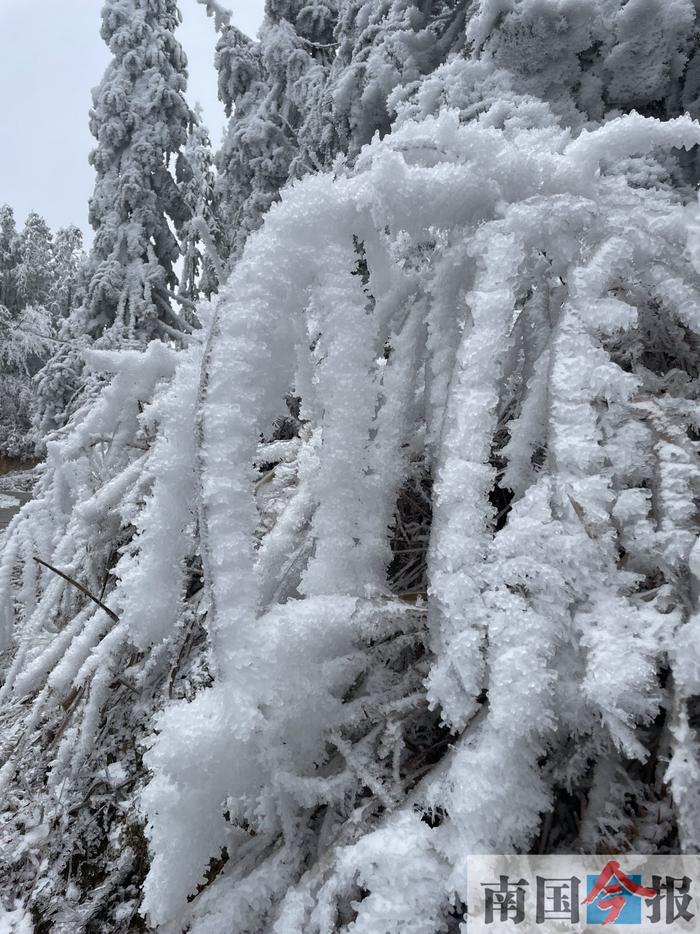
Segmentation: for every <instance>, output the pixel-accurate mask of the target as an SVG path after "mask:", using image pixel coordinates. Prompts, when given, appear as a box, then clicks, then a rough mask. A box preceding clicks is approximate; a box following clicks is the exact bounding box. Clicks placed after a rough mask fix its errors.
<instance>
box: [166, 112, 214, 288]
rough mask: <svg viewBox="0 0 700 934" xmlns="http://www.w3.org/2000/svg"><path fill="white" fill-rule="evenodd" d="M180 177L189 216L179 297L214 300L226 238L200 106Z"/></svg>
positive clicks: (183, 240) (181, 161) (179, 166)
mask: <svg viewBox="0 0 700 934" xmlns="http://www.w3.org/2000/svg"><path fill="white" fill-rule="evenodd" d="M177 176H178V179H179V181H180V184H181V186H182V197H183V200H184V202H185V205H186V206H187V209H188V214H189V220H187V221H186V222H185V223H184V225H183V227H182V234H181V250H182V256H183V259H182V272H181V273H180V286H179V294H180V295H181V296H182V297H183V298H185V299H187V300H188V301H190V302H194V301H196V300H197V299H198V298H199V297H200V295H204V296H205V297H206V298H211V296H212V295H213V294H214V293H215V292H217V291H218V288H219V284H220V278H221V275H222V270H221V259H220V256H219V252H220V249H221V240H222V234H221V221H220V218H219V199H218V197H217V193H216V190H215V185H216V173H215V169H214V156H213V154H212V150H211V142H210V140H209V133H208V131H207V128H206V126H205V125H204V123H203V121H202V111H201V108H200V107H199V106H195V108H194V111H193V115H192V121H191V123H190V127H189V132H188V137H187V145H186V146H185V148H184V149H183V150H182V152H181V154H180V157H179V159H178V164H177Z"/></svg>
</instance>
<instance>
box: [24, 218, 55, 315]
mask: <svg viewBox="0 0 700 934" xmlns="http://www.w3.org/2000/svg"><path fill="white" fill-rule="evenodd" d="M18 250H19V262H18V263H17V267H16V269H15V282H16V285H17V304H18V307H19V308H26V306H27V305H32V306H33V307H38V306H41V307H43V308H45V307H46V306H47V305H48V304H49V301H50V300H51V298H52V296H51V287H52V285H53V282H54V269H53V266H54V255H53V235H52V233H51V231H50V230H49V226H48V224H47V223H46V221H45V220H44V218H43V217H41V215H40V214H37V213H36V212H35V211H32V212H31V213H30V214H29V215H28V217H27V220H26V221H25V224H24V227H23V229H22V232H21V233H20V235H19V243H18Z"/></svg>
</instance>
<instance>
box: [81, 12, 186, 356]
mask: <svg viewBox="0 0 700 934" xmlns="http://www.w3.org/2000/svg"><path fill="white" fill-rule="evenodd" d="M179 21H180V15H179V12H178V9H177V4H176V2H175V0H106V2H105V4H104V7H103V11H102V37H103V39H104V41H105V42H106V43H107V45H108V46H109V50H110V52H111V54H112V61H111V62H110V64H109V65H108V67H107V70H106V72H105V75H104V77H103V79H102V83H101V84H100V86H99V87H98V88H97V89H96V90H95V91H94V95H93V96H94V106H93V110H92V113H91V130H92V133H93V135H94V136H95V138H96V139H97V148H96V149H95V150H94V151H93V153H92V155H91V162H92V165H93V166H94V167H95V171H96V172H97V181H96V184H95V192H94V195H93V197H92V200H91V202H90V222H91V224H92V226H93V227H94V228H95V243H94V247H93V251H92V256H91V268H90V280H89V290H88V307H89V311H90V317H89V322H88V323H89V328H90V333H91V335H92V336H93V337H100V336H101V335H102V334H103V333H104V332H105V331H108V332H109V334H108V340H109V342H110V343H112V344H115V343H116V344H118V343H120V342H121V341H123V340H131V339H135V340H139V341H144V340H149V339H151V338H153V337H167V336H169V337H174V338H175V339H180V338H181V337H182V335H183V334H185V333H188V332H189V331H191V330H192V326H191V324H189V323H188V322H187V321H185V320H183V318H182V317H181V316H180V315H179V314H178V313H177V311H176V310H175V308H174V307H173V304H172V302H171V301H170V300H169V294H168V293H169V291H172V290H174V289H175V288H176V286H177V276H176V272H175V269H174V264H175V262H176V261H177V259H178V257H179V255H180V248H179V244H178V240H177V237H176V235H175V231H174V230H173V225H174V227H175V228H176V229H179V228H180V227H181V225H182V224H183V223H184V222H185V221H186V220H188V217H189V215H188V211H187V208H186V206H185V204H184V202H183V198H182V192H181V190H180V187H179V186H178V184H177V182H176V180H175V178H174V176H173V174H172V172H171V170H170V161H171V157H172V156H174V155H175V156H177V154H178V153H179V152H180V150H181V148H182V147H183V146H184V144H185V142H186V140H187V127H188V124H189V122H190V117H191V114H190V110H189V107H188V105H187V103H186V101H185V98H184V91H185V88H186V84H187V59H186V57H185V53H184V52H183V50H182V47H181V46H180V43H179V42H178V41H177V40H176V38H175V35H174V31H175V29H176V28H177V26H178V24H179Z"/></svg>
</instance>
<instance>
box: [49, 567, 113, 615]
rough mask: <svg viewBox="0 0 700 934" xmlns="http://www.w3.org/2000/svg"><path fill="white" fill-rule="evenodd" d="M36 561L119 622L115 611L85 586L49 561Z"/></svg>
mask: <svg viewBox="0 0 700 934" xmlns="http://www.w3.org/2000/svg"><path fill="white" fill-rule="evenodd" d="M34 560H35V561H36V563H37V564H40V565H41V566H42V567H45V568H48V569H49V571H53V573H54V574H58V576H59V577H62V578H63V580H64V581H68V583H69V584H72V585H73V586H74V587H77V588H78V590H79V591H80V592H81V593H84V594H85V596H86V597H88V598H89V599H90V600H92V602H93V603H96V604H97V605H98V606H99V607H100V609H101V610H104V611H105V613H106V614H107V616H109V618H110V619H113V620H114V622H115V623H118V622H119V617H118V616H117V614H116V613H115V612H114V610H110V608H109V607H108V606H105V604H104V603H103V602H102V601H101V600H98V599H97V597H96V596H95V595H94V594H91V593H90V591H89V590H88V589H87V587H83V585H82V584H79V583H78V581H76V580H73V578H72V577H69V576H68V575H67V574H64V573H63V571H59V570H58V568H55V567H54V566H53V565H52V564H49V563H48V561H42V559H41V558H34Z"/></svg>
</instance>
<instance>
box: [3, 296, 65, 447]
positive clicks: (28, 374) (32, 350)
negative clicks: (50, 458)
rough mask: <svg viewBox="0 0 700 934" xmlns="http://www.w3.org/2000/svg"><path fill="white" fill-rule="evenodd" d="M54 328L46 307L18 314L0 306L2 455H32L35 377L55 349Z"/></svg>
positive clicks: (30, 308) (27, 309)
mask: <svg viewBox="0 0 700 934" xmlns="http://www.w3.org/2000/svg"><path fill="white" fill-rule="evenodd" d="M54 347H55V341H54V339H53V326H52V322H51V318H50V315H49V313H48V312H47V310H46V309H45V308H33V307H31V306H28V307H26V308H24V309H22V310H21V311H19V312H17V313H16V314H14V315H13V314H11V312H10V311H9V310H8V309H7V308H4V307H3V306H1V305H0V400H1V402H0V455H2V456H4V457H12V458H25V457H28V456H31V455H32V454H33V453H34V450H35V446H36V445H35V439H34V437H33V434H32V431H31V427H32V420H33V417H34V412H35V410H36V386H35V383H34V377H35V375H36V374H37V373H38V372H39V370H40V369H41V367H42V366H43V364H44V363H45V362H46V360H47V359H48V358H49V356H50V354H51V353H52V351H53V350H54Z"/></svg>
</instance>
